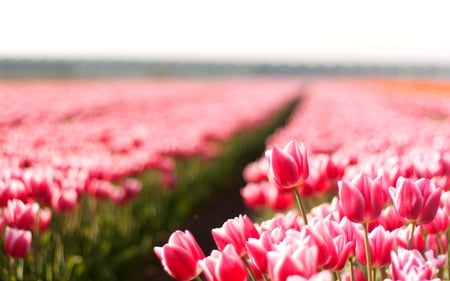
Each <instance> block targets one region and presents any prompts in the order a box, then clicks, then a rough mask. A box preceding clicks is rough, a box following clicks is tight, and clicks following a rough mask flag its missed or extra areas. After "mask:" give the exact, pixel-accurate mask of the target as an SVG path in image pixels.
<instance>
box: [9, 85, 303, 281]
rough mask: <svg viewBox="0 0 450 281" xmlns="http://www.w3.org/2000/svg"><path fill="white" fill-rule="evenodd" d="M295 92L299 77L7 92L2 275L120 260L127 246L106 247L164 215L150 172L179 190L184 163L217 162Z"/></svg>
mask: <svg viewBox="0 0 450 281" xmlns="http://www.w3.org/2000/svg"><path fill="white" fill-rule="evenodd" d="M298 89H299V81H298V79H269V80H260V79H230V80H211V81H200V80H199V81H195V80H190V81H185V80H180V81H177V80H146V81H131V80H130V81H2V82H0V105H2V108H4V110H2V111H1V113H0V155H1V156H0V209H1V210H0V229H1V231H2V232H3V233H4V235H2V239H1V242H2V243H3V245H4V253H5V254H6V255H1V256H0V263H1V264H2V266H3V265H5V266H4V270H0V275H1V276H2V277H4V278H7V279H14V278H17V279H23V278H25V279H29V280H31V279H36V280H38V279H42V278H43V276H46V277H45V278H44V279H48V278H50V277H51V279H54V280H66V279H70V278H71V277H70V276H71V271H73V270H75V269H74V268H75V265H76V264H83V263H86V264H88V263H89V262H90V261H89V259H93V257H94V255H96V254H99V253H100V252H102V251H104V254H102V255H103V256H107V255H108V253H110V252H114V251H115V252H117V253H118V251H119V250H120V249H117V248H118V247H119V245H121V243H122V242H123V241H121V242H118V243H114V242H113V241H102V240H106V239H120V238H122V237H123V238H124V239H126V237H128V236H127V235H131V234H129V233H128V232H130V231H131V230H132V229H138V227H137V226H135V224H144V223H145V224H147V223H148V220H149V218H153V217H152V216H154V215H153V213H155V212H163V211H164V210H157V208H158V207H157V206H160V205H161V206H163V205H164V204H163V203H162V202H161V201H164V200H165V199H164V194H162V195H158V196H155V194H156V192H153V191H151V192H148V191H146V192H142V190H143V184H142V182H141V181H140V179H144V180H145V179H146V176H144V177H142V174H143V173H144V172H148V171H157V172H159V174H158V176H159V180H160V184H161V185H163V186H165V187H166V188H167V187H173V186H174V185H175V184H176V183H177V179H176V178H175V172H176V170H175V169H176V167H175V160H174V159H175V158H176V157H193V156H200V157H201V158H204V157H206V158H210V157H214V156H215V155H216V153H217V149H218V148H219V145H220V144H222V143H224V142H226V141H229V140H230V139H231V137H232V136H234V135H235V134H236V133H238V132H241V131H243V130H244V129H247V128H251V127H254V126H257V125H258V126H261V125H262V124H263V122H264V121H267V120H268V119H269V117H271V116H272V115H273V114H275V113H276V112H277V111H278V110H280V109H281V108H282V107H283V106H285V105H286V104H287V103H288V102H291V101H292V100H293V99H294V98H296V97H297V96H298ZM255 97H258V98H255ZM249 100H252V103H253V104H254V106H256V107H257V108H258V110H251V111H249V110H247V109H246V108H247V106H248V101H249ZM217 124H220V126H217ZM145 175H147V174H145ZM151 183H153V184H154V181H151ZM199 193H201V192H199ZM149 195H151V196H153V197H154V198H153V197H152V198H150V197H149ZM141 196H146V197H147V198H144V199H143V198H136V197H141ZM132 199H139V201H140V202H146V203H145V204H146V207H145V208H140V207H139V206H141V205H139V206H138V205H136V204H135V205H136V206H134V205H133V204H125V203H129V202H134V201H135V200H132ZM167 200H171V199H167ZM152 202H153V203H152ZM111 204H112V205H113V206H111ZM125 205H126V206H125ZM128 205H131V206H128ZM147 205H150V207H147ZM152 205H154V206H153V207H152ZM119 207H120V208H119ZM141 207H142V206H141ZM122 209H123V210H124V214H122V213H120V210H122ZM136 209H140V211H141V212H140V213H139V216H140V219H137V218H135V219H134V220H133V218H132V216H133V215H135V214H136ZM122 215H123V217H122ZM161 215H162V214H161V213H160V214H159V216H161ZM114 227H117V228H120V229H119V230H114V229H111V228H114ZM157 231H158V230H155V232H157ZM135 235H140V234H139V233H136V234H135ZM153 235H154V236H156V235H159V234H157V233H154V234H153ZM141 238H142V237H141ZM142 239H143V238H142ZM149 239H155V238H154V237H153V236H152V237H151V238H147V240H149ZM147 240H145V241H143V242H142V243H143V244H144V245H148V243H151V242H148V241H147ZM83 243H84V244H89V243H95V244H96V245H97V246H93V245H83ZM123 245H127V246H130V245H129V244H127V243H123ZM134 246H136V247H138V246H139V245H134ZM96 247H97V248H96ZM122 250H125V252H126V250H127V249H122ZM50 252H51V253H50ZM86 253H87V255H92V256H85V254H86ZM128 254H129V252H128ZM129 255H130V254H129ZM119 258H120V257H118V258H116V259H119ZM91 263H93V262H91ZM74 264H75V265H74ZM86 264H83V266H80V268H81V269H80V270H83V267H85V266H87V265H86ZM49 267H52V269H51V270H50V271H51V273H49ZM69 267H72V268H69ZM93 267H95V265H93ZM55 268H56V269H55ZM103 270H108V269H103ZM24 273H25V277H24V276H23V275H24ZM27 273H29V274H30V275H29V276H26V274H27ZM91 278H94V276H91Z"/></svg>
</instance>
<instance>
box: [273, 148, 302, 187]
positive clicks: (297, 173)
mask: <svg viewBox="0 0 450 281" xmlns="http://www.w3.org/2000/svg"><path fill="white" fill-rule="evenodd" d="M266 156H267V158H268V160H269V173H270V175H271V177H272V179H273V180H274V181H275V183H276V184H278V185H279V186H280V187H282V188H288V189H291V188H294V187H298V186H300V185H301V184H302V183H303V182H304V181H305V180H306V179H307V178H308V175H309V166H308V157H307V155H306V148H305V145H304V144H303V143H298V142H296V141H293V140H291V141H290V142H288V143H287V144H286V146H285V147H284V148H283V149H279V148H278V147H276V146H275V147H274V148H272V149H271V150H268V151H267V152H266Z"/></svg>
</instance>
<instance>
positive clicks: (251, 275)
mask: <svg viewBox="0 0 450 281" xmlns="http://www.w3.org/2000/svg"><path fill="white" fill-rule="evenodd" d="M242 261H243V262H244V264H245V267H246V268H247V271H248V273H249V275H250V278H251V279H252V280H253V281H256V280H257V279H256V277H255V274H253V271H252V268H251V267H250V265H249V264H248V261H247V259H246V258H245V256H244V257H242Z"/></svg>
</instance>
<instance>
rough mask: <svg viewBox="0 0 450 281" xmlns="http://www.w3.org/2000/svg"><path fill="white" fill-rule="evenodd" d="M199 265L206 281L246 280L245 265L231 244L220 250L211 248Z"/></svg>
mask: <svg viewBox="0 0 450 281" xmlns="http://www.w3.org/2000/svg"><path fill="white" fill-rule="evenodd" d="M199 265H200V267H201V268H202V269H203V274H204V275H205V277H206V280H208V281H229V280H233V281H247V270H246V268H245V265H244V263H243V262H242V260H241V257H240V256H239V254H238V253H237V252H236V250H235V249H234V246H233V245H231V244H228V245H226V246H225V248H224V249H223V250H222V251H218V250H213V251H212V253H211V255H210V256H208V257H206V258H204V259H202V260H200V261H199Z"/></svg>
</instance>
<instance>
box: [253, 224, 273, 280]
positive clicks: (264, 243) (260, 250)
mask: <svg viewBox="0 0 450 281" xmlns="http://www.w3.org/2000/svg"><path fill="white" fill-rule="evenodd" d="M246 248H247V253H248V256H249V257H250V259H251V260H252V262H253V263H254V264H255V266H256V267H257V268H258V269H259V270H260V271H261V272H262V273H267V253H268V252H269V251H271V250H273V249H274V243H273V241H272V238H271V236H270V233H269V232H267V231H265V232H263V233H261V236H260V237H259V238H258V239H256V238H249V239H248V241H247V243H246Z"/></svg>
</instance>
